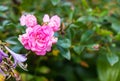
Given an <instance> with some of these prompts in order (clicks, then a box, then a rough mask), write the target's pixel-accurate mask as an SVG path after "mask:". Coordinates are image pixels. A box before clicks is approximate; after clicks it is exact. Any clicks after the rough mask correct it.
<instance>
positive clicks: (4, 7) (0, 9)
mask: <svg viewBox="0 0 120 81" xmlns="http://www.w3.org/2000/svg"><path fill="white" fill-rule="evenodd" d="M6 10H8V7H7V6H0V11H6Z"/></svg>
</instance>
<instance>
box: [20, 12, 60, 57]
mask: <svg viewBox="0 0 120 81" xmlns="http://www.w3.org/2000/svg"><path fill="white" fill-rule="evenodd" d="M20 24H21V25H22V26H26V33H25V34H23V35H20V36H19V40H20V42H21V43H22V45H23V46H24V47H25V48H26V49H28V50H31V51H33V52H35V53H36V54H37V55H45V54H46V52H49V51H50V50H51V47H52V45H53V44H55V43H56V42H57V37H55V36H54V33H55V32H57V31H58V30H60V17H58V16H57V15H54V16H52V17H51V18H50V17H49V15H47V14H45V15H44V17H43V24H42V25H40V24H38V23H37V18H36V17H35V16H34V15H32V14H27V15H22V16H21V18H20Z"/></svg>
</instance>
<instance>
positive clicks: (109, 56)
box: [107, 53, 119, 66]
mask: <svg viewBox="0 0 120 81" xmlns="http://www.w3.org/2000/svg"><path fill="white" fill-rule="evenodd" d="M107 60H108V62H109V63H110V65H111V66H113V65H114V64H115V63H117V62H118V61H119V57H118V56H117V55H116V54H113V53H111V54H107Z"/></svg>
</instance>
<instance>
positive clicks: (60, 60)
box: [0, 0, 120, 81]
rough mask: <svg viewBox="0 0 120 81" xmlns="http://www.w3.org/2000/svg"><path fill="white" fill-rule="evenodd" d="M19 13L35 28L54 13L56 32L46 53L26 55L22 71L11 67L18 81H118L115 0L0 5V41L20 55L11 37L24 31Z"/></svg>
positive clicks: (29, 0)
mask: <svg viewBox="0 0 120 81" xmlns="http://www.w3.org/2000/svg"><path fill="white" fill-rule="evenodd" d="M24 12H27V13H32V14H34V15H35V16H36V17H37V19H38V22H39V23H42V17H43V16H44V14H49V15H51V16H52V15H55V14H57V15H59V16H60V17H61V30H60V31H59V32H58V33H56V34H55V35H56V36H58V38H59V40H58V43H57V44H56V45H54V46H53V48H52V50H51V52H49V53H47V55H46V56H37V55H35V54H34V53H30V54H29V55H28V60H27V64H28V71H27V72H26V71H23V70H21V69H20V68H17V71H18V73H19V74H20V75H21V76H22V81H119V80H120V0H0V40H2V41H4V42H7V43H9V44H10V47H11V49H12V50H14V51H15V52H17V53H23V54H24V53H27V52H28V51H27V50H25V49H24V47H23V46H22V45H21V44H20V42H19V41H18V39H17V38H18V36H19V35H20V34H23V33H24V32H25V27H23V26H20V24H19V18H20V16H21V14H22V13H24ZM96 45H99V48H98V49H96V48H95V47H94V46H96ZM6 81H13V79H8V80H6Z"/></svg>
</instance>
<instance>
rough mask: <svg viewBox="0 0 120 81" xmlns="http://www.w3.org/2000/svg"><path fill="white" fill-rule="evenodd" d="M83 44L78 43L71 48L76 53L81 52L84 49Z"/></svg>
mask: <svg viewBox="0 0 120 81" xmlns="http://www.w3.org/2000/svg"><path fill="white" fill-rule="evenodd" d="M84 48H85V47H84V46H79V45H76V46H74V47H73V50H74V51H75V52H76V53H77V54H79V55H80V54H81V52H82V51H83V50H84Z"/></svg>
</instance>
